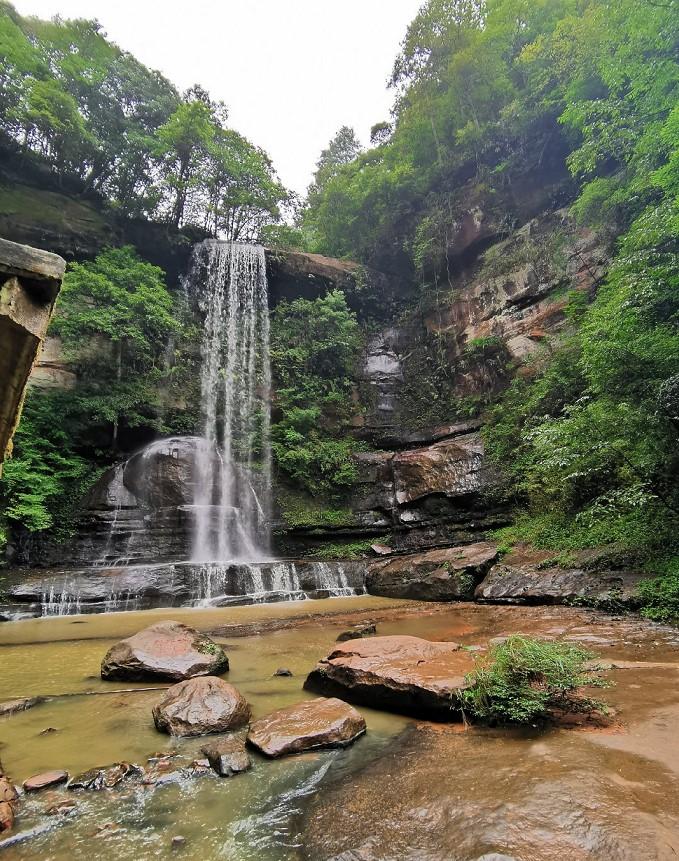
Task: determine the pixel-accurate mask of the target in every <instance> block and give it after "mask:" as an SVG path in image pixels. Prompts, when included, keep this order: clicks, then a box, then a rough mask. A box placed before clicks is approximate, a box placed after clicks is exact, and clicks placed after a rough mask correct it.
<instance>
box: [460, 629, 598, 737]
mask: <svg viewBox="0 0 679 861" xmlns="http://www.w3.org/2000/svg"><path fill="white" fill-rule="evenodd" d="M592 657H593V656H592V655H591V654H590V653H589V652H586V651H584V650H583V649H579V648H577V647H576V646H569V645H567V644H566V643H550V642H545V641H542V640H535V639H532V638H530V637H523V636H521V635H519V634H516V635H514V636H512V637H509V638H508V639H507V640H506V641H505V642H503V643H501V644H499V645H496V646H494V647H493V648H491V650H490V652H489V654H488V656H487V657H486V658H484V659H482V660H481V661H480V662H479V664H478V666H477V667H476V668H475V669H474V670H473V671H472V672H471V673H468V674H467V676H466V677H465V678H466V682H467V688H466V689H465V690H464V691H462V693H461V694H460V698H461V701H462V706H463V709H464V710H465V711H466V712H468V713H469V714H470V715H471V716H472V717H474V718H477V719H478V720H482V721H489V722H493V723H532V722H533V721H536V720H544V719H545V718H546V717H547V716H548V714H549V710H550V709H551V708H564V707H566V708H567V709H568V710H569V711H573V710H574V709H577V710H580V711H592V710H594V709H600V708H604V706H603V704H602V703H600V702H598V701H596V700H593V699H590V698H589V697H581V696H577V695H576V694H575V692H576V691H577V689H578V688H581V687H583V686H585V685H589V686H592V685H595V686H598V687H602V686H605V685H606V684H607V683H606V682H603V681H602V680H601V679H598V678H596V677H595V676H593V675H592V673H591V672H590V671H588V670H587V667H586V662H587V661H588V660H590V659H591V658H592Z"/></svg>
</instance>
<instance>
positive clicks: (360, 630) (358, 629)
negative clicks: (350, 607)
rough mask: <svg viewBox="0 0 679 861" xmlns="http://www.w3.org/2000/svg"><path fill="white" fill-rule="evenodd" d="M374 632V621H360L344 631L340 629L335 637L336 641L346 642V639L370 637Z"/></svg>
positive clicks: (375, 631) (375, 627)
mask: <svg viewBox="0 0 679 861" xmlns="http://www.w3.org/2000/svg"><path fill="white" fill-rule="evenodd" d="M376 633H377V626H376V625H375V623H374V622H361V623H359V624H358V625H353V626H352V627H351V628H348V629H347V630H346V631H342V633H341V634H339V636H338V637H337V642H338V643H346V642H347V641H348V640H360V639H361V638H363V637H372V636H373V635H374V634H376Z"/></svg>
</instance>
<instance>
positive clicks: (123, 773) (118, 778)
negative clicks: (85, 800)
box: [68, 762, 144, 792]
mask: <svg viewBox="0 0 679 861" xmlns="http://www.w3.org/2000/svg"><path fill="white" fill-rule="evenodd" d="M143 778H144V769H143V768H142V767H141V766H139V765H137V764H136V763H133V762H116V763H114V764H113V765H102V766H98V767H96V768H90V769H88V770H87V771H83V772H82V773H81V774H78V775H76V776H75V777H73V778H71V780H70V781H69V783H68V788H69V789H70V790H72V791H74V792H75V791H78V790H89V791H93V792H99V791H101V790H102V789H113V787H115V786H118V785H119V784H121V783H123V782H125V783H128V782H129V783H139V782H141V780H143Z"/></svg>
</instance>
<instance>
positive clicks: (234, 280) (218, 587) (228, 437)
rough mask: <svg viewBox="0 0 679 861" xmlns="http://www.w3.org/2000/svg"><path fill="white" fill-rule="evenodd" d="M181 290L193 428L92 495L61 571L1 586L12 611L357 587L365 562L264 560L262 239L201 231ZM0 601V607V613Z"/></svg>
mask: <svg viewBox="0 0 679 861" xmlns="http://www.w3.org/2000/svg"><path fill="white" fill-rule="evenodd" d="M184 288H185V291H186V296H187V300H188V301H189V303H190V305H191V306H193V307H196V308H197V309H198V310H199V311H200V314H201V318H202V321H203V337H202V343H201V374H200V382H201V416H200V430H201V435H200V436H174V437H167V438H164V439H159V440H156V441H154V442H152V443H150V444H149V445H147V446H145V447H144V448H143V449H141V450H140V451H138V452H135V453H134V454H133V455H132V456H131V457H129V458H128V459H127V460H126V461H125V462H123V463H119V464H117V465H115V466H114V467H112V468H111V469H109V470H108V471H107V473H105V475H104V476H102V478H101V479H100V481H99V482H98V483H97V485H95V487H94V488H93V489H92V491H91V492H90V494H89V498H88V500H87V503H86V506H85V507H86V509H87V510H86V514H87V516H88V517H87V524H86V528H84V529H83V530H81V533H80V535H79V536H78V537H77V539H76V541H75V542H74V546H73V553H72V563H71V567H70V568H69V569H60V570H58V571H57V570H53V571H51V572H41V573H39V574H38V573H34V574H30V575H27V574H26V573H25V572H22V573H21V574H20V575H19V577H17V578H16V580H14V582H12V583H11V584H10V588H9V589H8V597H9V601H10V602H12V603H13V604H14V607H13V609H11V610H9V611H8V612H9V615H8V616H7V617H22V616H23V615H24V614H25V613H26V611H28V613H29V614H31V615H70V614H74V613H92V612H113V611H120V610H134V609H146V608H149V607H171V606H196V605H197V606H229V605H232V604H240V603H252V602H265V601H280V600H299V599H304V598H307V597H318V598H322V597H330V596H340V595H352V594H356V593H357V592H363V591H364V581H365V573H366V572H365V566H364V564H363V563H361V562H344V563H342V562H332V561H327V562H314V561H305V560H302V561H299V560H298V561H292V560H274V559H271V557H270V545H269V539H270V523H271V506H272V500H271V446H270V417H269V400H270V392H271V370H270V362H269V316H268V296H267V279H266V263H265V257H264V249H263V248H262V247H261V246H257V245H241V244H238V243H228V242H220V241H217V240H207V241H205V242H202V243H200V244H199V245H197V246H196V247H195V249H194V252H193V255H192V261H191V266H190V269H189V273H188V275H187V276H186V278H185V280H184ZM3 614H4V611H3V608H2V606H0V619H1V618H2V617H3Z"/></svg>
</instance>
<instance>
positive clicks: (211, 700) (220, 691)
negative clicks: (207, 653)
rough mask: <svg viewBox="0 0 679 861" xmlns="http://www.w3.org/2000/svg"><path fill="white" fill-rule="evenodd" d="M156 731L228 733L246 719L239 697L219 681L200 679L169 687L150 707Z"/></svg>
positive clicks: (244, 705)
mask: <svg viewBox="0 0 679 861" xmlns="http://www.w3.org/2000/svg"><path fill="white" fill-rule="evenodd" d="M153 720H154V722H155V725H156V729H158V730H159V731H160V732H167V733H169V734H170V735H176V736H199V735H208V734H210V733H217V732H228V731H229V730H232V729H238V728H239V727H242V726H244V725H245V724H246V723H248V721H249V720H250V706H249V705H248V703H247V701H246V700H245V698H244V697H243V695H242V694H241V693H240V692H239V691H238V690H237V689H236V688H234V686H233V685H230V684H228V683H227V682H225V681H223V680H222V679H218V678H216V677H214V676H201V677H198V678H193V679H188V680H187V681H184V682H180V683H179V684H178V685H173V686H172V687H171V688H170V689H169V690H167V691H166V692H165V694H164V696H163V697H162V699H161V700H160V702H159V703H158V704H157V705H155V706H154V707H153Z"/></svg>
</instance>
